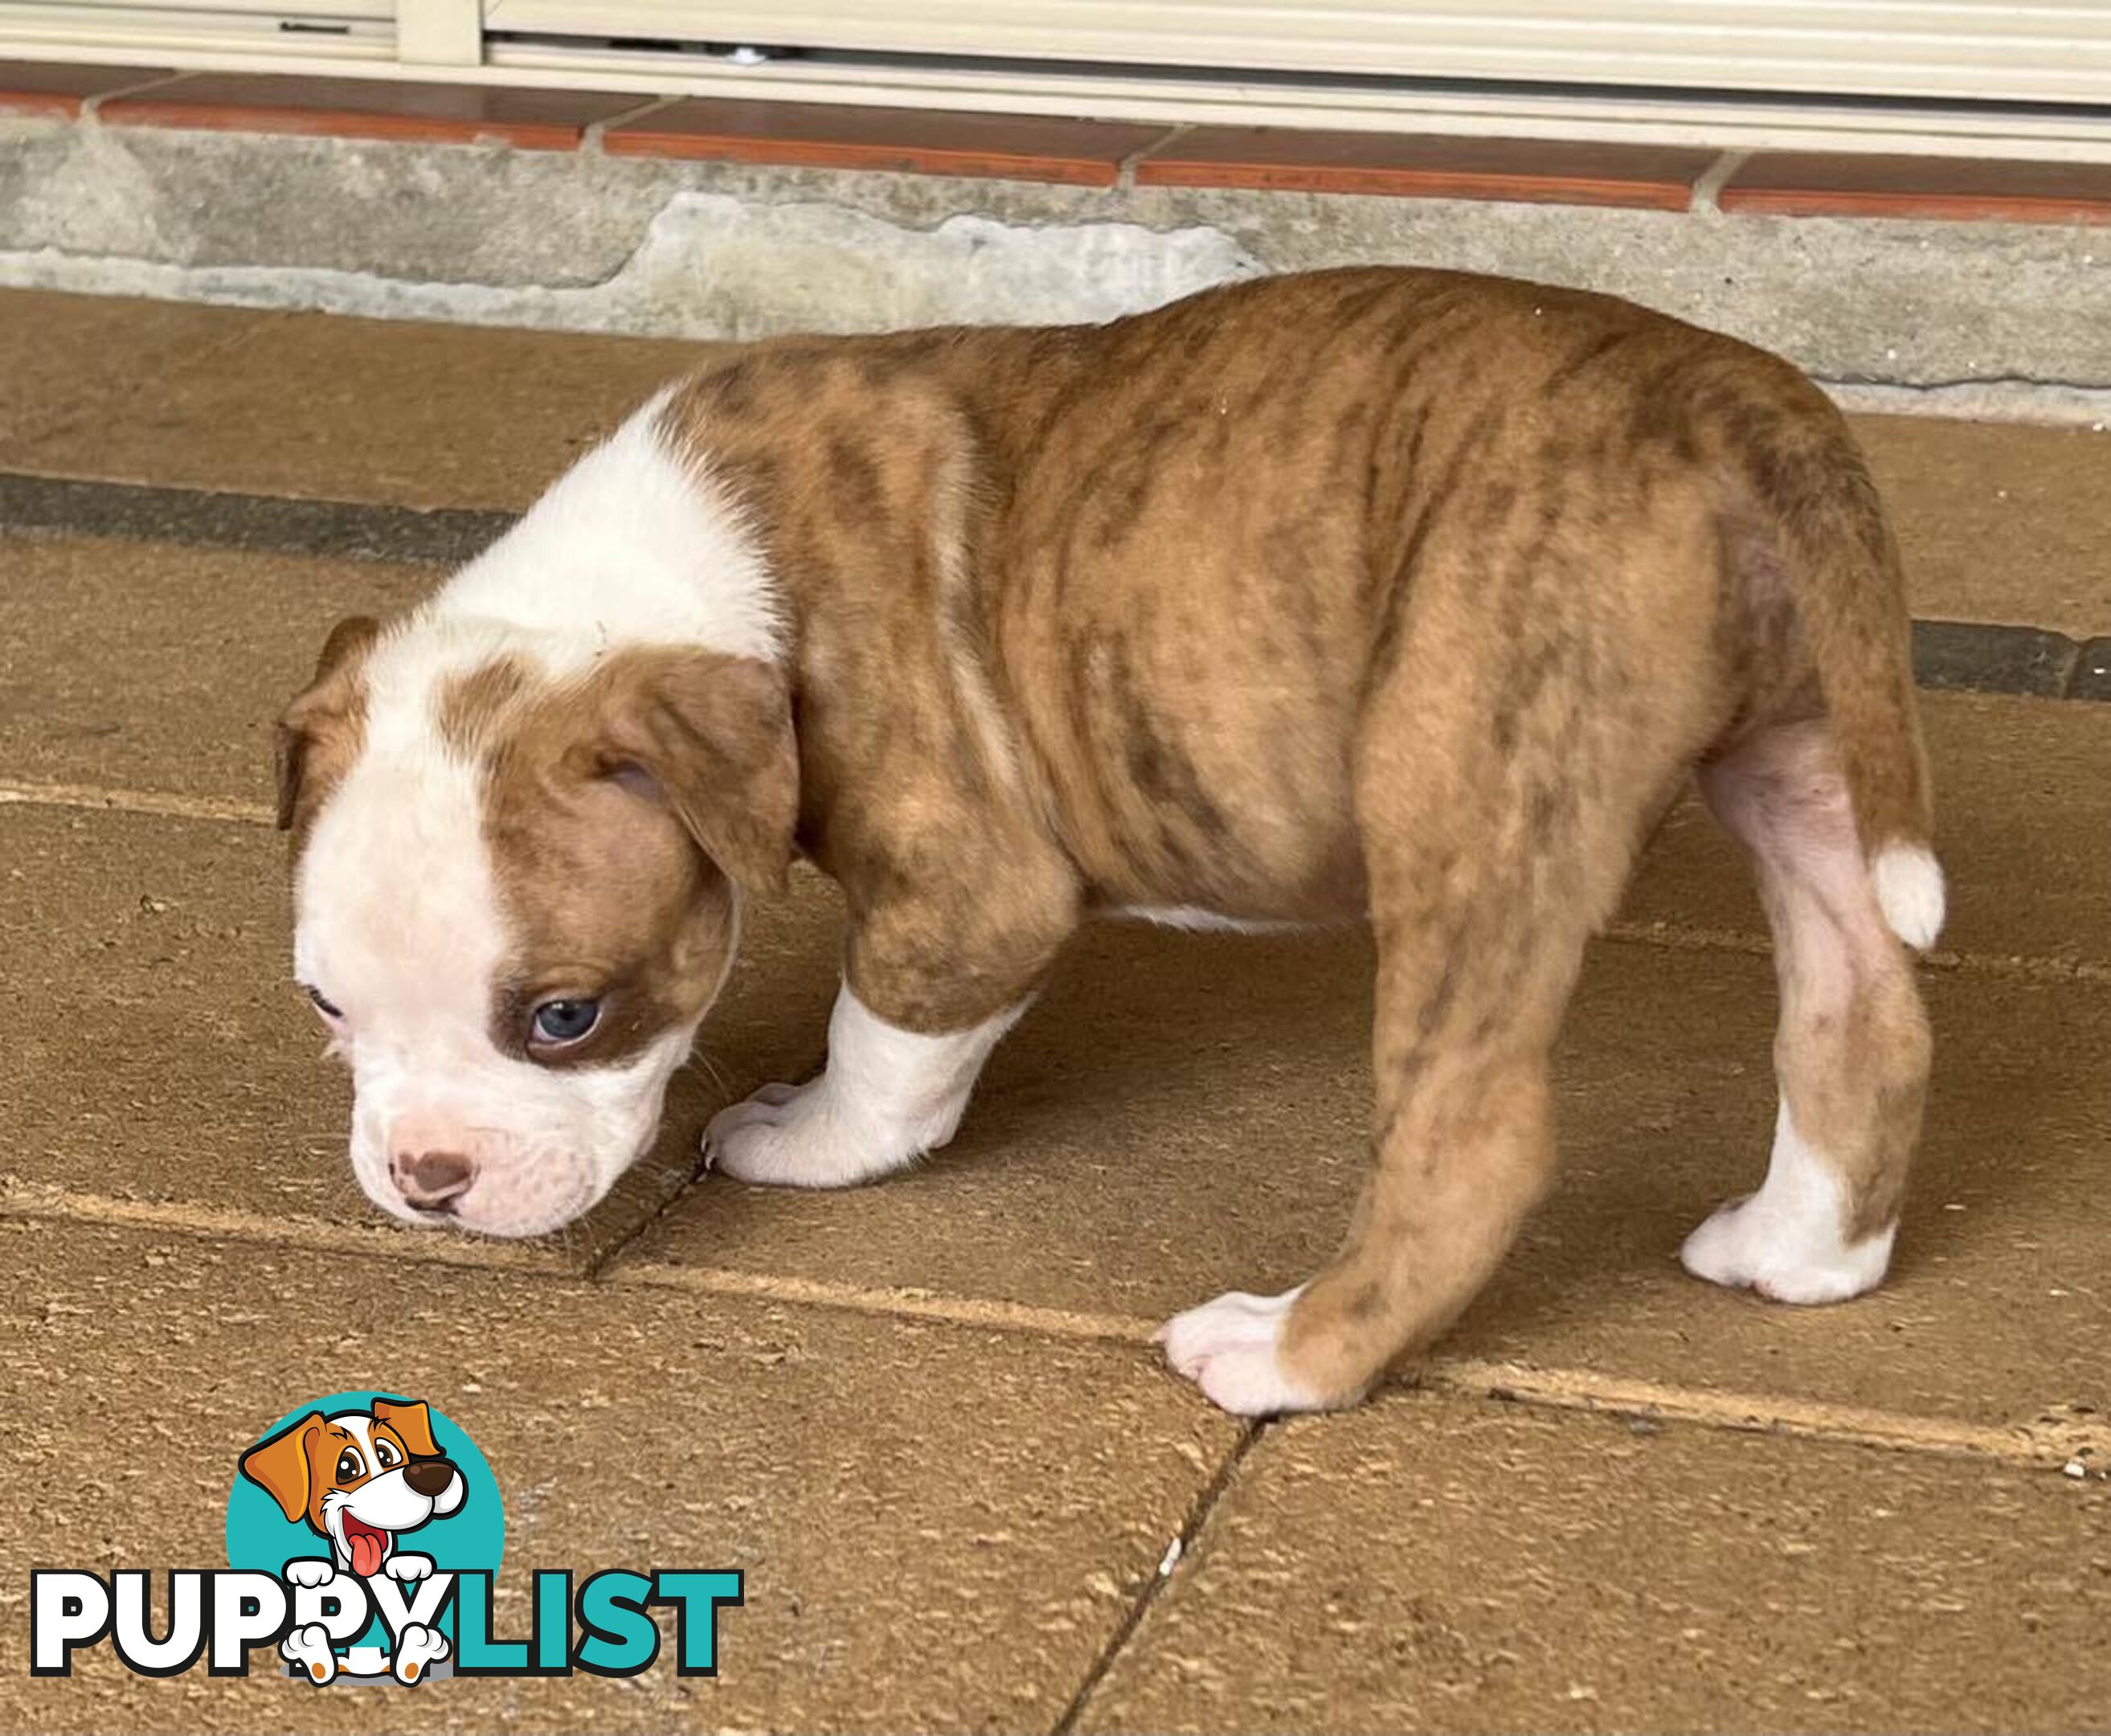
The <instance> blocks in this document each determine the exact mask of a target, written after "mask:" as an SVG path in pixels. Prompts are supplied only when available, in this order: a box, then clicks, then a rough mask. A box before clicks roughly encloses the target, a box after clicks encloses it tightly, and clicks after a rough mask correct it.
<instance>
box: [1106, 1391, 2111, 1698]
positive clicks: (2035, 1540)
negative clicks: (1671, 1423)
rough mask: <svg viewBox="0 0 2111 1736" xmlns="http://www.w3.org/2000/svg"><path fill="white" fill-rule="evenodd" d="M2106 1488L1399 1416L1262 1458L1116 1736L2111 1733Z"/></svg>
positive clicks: (1546, 1423)
mask: <svg viewBox="0 0 2111 1736" xmlns="http://www.w3.org/2000/svg"><path fill="white" fill-rule="evenodd" d="M2107 1631H2111V1486H2106V1485H2105V1484H2104V1483H2102V1482H2100V1481H2096V1480H2091V1481H2090V1482H2087V1483H2076V1482H2070V1481H2068V1480H2067V1479H2063V1478H2062V1477H2060V1476H2059V1475H2057V1474H2053V1473H2046V1472H2029V1471H2021V1470H2009V1469H2006V1468H2004V1467H1999V1466H1988V1465H1986V1464H1983V1463H1979V1462H1974V1461H1970V1460H1959V1459H1945V1458H1938V1457H1928V1456H1922V1455H1916V1454H1909V1453H1895V1452H1883V1451H1881V1450H1877V1449H1874V1448H1870V1447H1855V1446H1845V1445H1840V1444H1836V1443H1821V1442H1818V1441H1813V1440H1794V1439H1782V1438H1764V1437H1759V1436H1749V1435H1736V1434H1717V1433H1712V1432H1708V1431H1703V1430H1698V1429H1686V1428H1680V1427H1671V1428H1667V1429H1661V1430H1658V1429H1654V1428H1653V1427H1652V1428H1649V1429H1646V1432H1641V1433H1637V1432H1635V1431H1634V1430H1633V1429H1632V1428H1630V1427H1629V1426H1627V1425H1623V1424H1622V1423H1621V1422H1620V1421H1618V1420H1613V1419H1609V1418H1588V1419H1586V1418H1580V1417H1560V1418H1556V1417H1551V1416H1546V1415H1544V1414H1536V1413H1534V1412H1532V1411H1528V1410H1526V1409H1523V1408H1522V1407H1500V1406H1489V1405H1480V1406H1474V1405H1469V1404H1464V1403H1460V1402H1455V1401H1450V1400H1446V1399H1441V1398H1437V1397H1433V1396H1422V1395H1416V1396H1403V1397H1399V1398H1396V1399H1392V1400H1390V1401H1387V1402H1383V1403H1382V1404H1380V1405H1378V1406H1377V1407H1373V1408H1372V1409H1371V1410H1369V1411H1364V1412H1362V1413H1360V1414H1358V1415H1356V1416H1350V1417H1332V1418H1323V1419H1316V1420H1307V1421H1304V1422H1300V1423H1296V1424H1292V1425H1288V1426H1286V1427H1282V1428H1278V1429H1270V1430H1269V1431H1268V1432H1267V1433H1266V1434H1264V1436H1263V1437H1262V1438H1261V1440H1260V1444H1259V1445H1258V1446H1257V1447H1255V1449H1254V1450H1253V1452H1251V1453H1250V1454H1249V1455H1248V1456H1247V1457H1246V1459H1245V1460H1244V1461H1242V1464H1241V1465H1240V1466H1239V1468H1238V1470H1237V1471H1236V1472H1235V1473H1234V1475H1233V1479H1232V1480H1231V1482H1230V1484H1228V1487H1227V1488H1226V1490H1225V1493H1224V1494H1223V1497H1222V1498H1221V1499H1220V1500H1219V1502H1218V1503H1217V1505H1216V1507H1214V1510H1213V1511H1212V1513H1211V1516H1210V1520H1209V1522H1208V1524H1207V1525H1206V1527H1205V1529H1204V1530H1203V1532H1202V1534H1201V1538H1200V1541H1199V1543H1198V1544H1197V1546H1196V1547H1195V1548H1194V1549H1193V1550H1192V1552H1190V1553H1189V1554H1188V1556H1187V1559H1186V1561H1184V1563H1183V1565H1182V1566H1181V1567H1180V1569H1179V1570H1178V1572H1177V1573H1176V1574H1175V1575H1174V1579H1173V1581H1172V1583H1171V1584H1170V1585H1169V1587H1168V1588H1167V1589H1166V1591H1165V1593H1164V1594H1163V1595H1162V1596H1161V1597H1160V1598H1159V1599H1158V1600H1157V1602H1155V1604H1154V1605H1153V1606H1152V1608H1151V1611H1150V1613H1149V1614H1148V1615H1147V1616H1146V1617H1145V1619H1144V1621H1143V1623H1142V1625H1141V1626H1140V1627H1139V1628H1138V1629H1137V1633H1136V1634H1135V1636H1134V1638H1133V1639H1132V1641H1131V1643H1129V1645H1128V1647H1125V1648H1124V1651H1123V1652H1122V1653H1121V1655H1120V1656H1119V1657H1118V1658H1117V1659H1116V1660H1115V1663H1114V1666H1113V1667H1112V1669H1111V1670H1110V1671H1109V1672H1108V1674H1107V1675H1106V1677H1105V1679H1104V1680H1103V1681H1102V1682H1101V1684H1099V1686H1098V1688H1097V1689H1096V1692H1095V1693H1093V1695H1092V1697H1091V1698H1090V1700H1089V1701H1088V1702H1087V1704H1086V1706H1085V1707H1084V1709H1083V1717H1082V1719H1081V1720H1080V1721H1079V1724H1078V1728H1079V1729H1084V1730H1092V1731H1116V1730H1153V1731H1179V1730H1220V1729H1242V1730H1255V1731H1260V1730H1286V1731H1306V1730H1315V1729H1326V1730H1337V1731H1343V1732H1350V1731H1364V1730H1371V1731H1397V1730H1487V1731H1496V1730H1518V1731H1557V1730H1558V1731H1567V1730H1579V1731H1582V1730H1591V1731H1596V1730H1696V1731H1702V1730H1705V1731H1715V1730H1723V1731H1743V1730H1755V1729H1764V1730H1782V1731H1788V1730H1813V1731H1818V1730H1850V1729H1851V1730H1865V1731H1893V1730H1896V1731H1914V1730H1927V1729H1943V1730H1990V1731H2020V1730H2046V1731H2054V1730H2057V1731H2067V1730H2102V1729H2107V1728H2111V1645H2107V1644H2106V1643H2105V1639H2104V1636H2105V1634H2106V1633H2107Z"/></svg>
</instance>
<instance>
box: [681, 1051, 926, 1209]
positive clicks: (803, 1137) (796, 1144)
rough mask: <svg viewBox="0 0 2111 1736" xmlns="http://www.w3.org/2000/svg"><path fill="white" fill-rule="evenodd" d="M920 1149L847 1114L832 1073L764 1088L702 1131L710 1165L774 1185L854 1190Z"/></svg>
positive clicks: (893, 1132) (737, 1176)
mask: <svg viewBox="0 0 2111 1736" xmlns="http://www.w3.org/2000/svg"><path fill="white" fill-rule="evenodd" d="M919 1148H920V1147H918V1146H917V1145H916V1144H915V1143H914V1141H913V1139H910V1138H906V1137H905V1136H904V1134H903V1133H902V1131H901V1129H893V1128H889V1127H886V1126H883V1125H878V1123H877V1122H876V1121H875V1120H873V1119H871V1118H869V1117H866V1116H860V1115H856V1114H854V1113H851V1112H849V1111H847V1107H846V1106H845V1105H843V1104H842V1102H839V1101H838V1098H837V1096H836V1094H835V1093H833V1092H832V1091H831V1090H830V1089H829V1079H828V1075H826V1074H825V1073H824V1074H823V1075H821V1077H820V1078H819V1079H814V1080H812V1081H811V1082H810V1083H809V1084H804V1085H765V1086H764V1087H763V1088H761V1089H760V1091H758V1092H756V1093H755V1095H754V1096H752V1097H748V1098H746V1099H745V1100H743V1101H742V1102H738V1103H735V1104H733V1106H732V1107H730V1108H727V1109H721V1110H720V1111H719V1112H718V1113H717V1114H716V1115H715V1116H712V1117H711V1123H710V1126H709V1127H707V1128H706V1129H704V1163H705V1166H706V1168H709V1169H714V1170H723V1171H724V1173H725V1174H727V1175H730V1176H732V1177H733V1179H734V1180H735V1181H746V1182H754V1183H756V1184H760V1185H761V1186H764V1187H773V1188H849V1187H854V1186H856V1184H858V1183H859V1182H861V1181H869V1180H871V1179H873V1177H874V1176H876V1175H885V1174H886V1173H887V1172H888V1170H896V1169H899V1168H901V1166H902V1165H903V1164H905V1163H906V1162H908V1161H909V1160H910V1158H912V1157H915V1156H916V1154H917V1152H918V1150H919Z"/></svg>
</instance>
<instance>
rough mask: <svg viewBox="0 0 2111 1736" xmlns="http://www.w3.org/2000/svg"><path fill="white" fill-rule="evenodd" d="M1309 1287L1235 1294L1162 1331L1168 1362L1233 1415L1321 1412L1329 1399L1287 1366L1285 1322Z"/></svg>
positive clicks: (1183, 1316) (1192, 1310)
mask: <svg viewBox="0 0 2111 1736" xmlns="http://www.w3.org/2000/svg"><path fill="white" fill-rule="evenodd" d="M1303 1288H1304V1286H1303V1285H1300V1286H1299V1287H1298V1288H1297V1289H1296V1290H1286V1291H1285V1292H1284V1293H1282V1295H1280V1296H1250V1295H1248V1294H1247V1293H1246V1292H1245V1291H1243V1290H1231V1291H1228V1292H1227V1293H1225V1294H1223V1295H1222V1296H1219V1297H1218V1298H1217V1299H1216V1300H1215V1301H1214V1302H1204V1303H1203V1304H1202V1306H1201V1307H1199V1308H1190V1309H1189V1310H1188V1311H1187V1312H1186V1313H1185V1314H1176V1315H1175V1316H1174V1317H1173V1318H1172V1319H1171V1320H1168V1321H1167V1322H1166V1323H1165V1325H1164V1326H1162V1327H1160V1329H1159V1333H1158V1338H1159V1341H1160V1343H1163V1344H1164V1346H1165V1360H1166V1361H1168V1362H1169V1363H1170V1364H1171V1365H1172V1366H1173V1367H1174V1370H1175V1371H1176V1372H1178V1373H1179V1374H1181V1375H1185V1376H1186V1377H1187V1379H1190V1380H1192V1381H1193V1382H1194V1383H1195V1384H1196V1385H1197V1386H1199V1387H1200V1388H1201V1389H1202V1391H1203V1393H1204V1394H1205V1396H1206V1397H1208V1398H1209V1399H1210V1402H1212V1403H1214V1404H1216V1405H1218V1406H1219V1407H1222V1408H1223V1409H1224V1410H1227V1411H1230V1412H1231V1413H1232V1414H1233V1416H1279V1415H1281V1414H1282V1412H1284V1411H1318V1410H1323V1409H1325V1408H1326V1407H1327V1401H1326V1400H1325V1399H1324V1398H1323V1397H1321V1396H1320V1395H1319V1394H1317V1393H1312V1392H1310V1391H1309V1390H1307V1389H1306V1388H1305V1386H1303V1385H1302V1384H1301V1383H1300V1382H1299V1381H1298V1380H1297V1379H1296V1378H1295V1377H1294V1376H1292V1374H1291V1373H1290V1371H1289V1370H1287V1368H1285V1367H1284V1366H1282V1356H1281V1354H1280V1352H1281V1350H1282V1329H1283V1323H1284V1322H1285V1321H1286V1320H1288V1319H1289V1317H1290V1308H1291V1304H1292V1303H1293V1302H1296V1300H1297V1297H1298V1295H1299V1293H1300V1292H1301V1290H1302V1289H1303Z"/></svg>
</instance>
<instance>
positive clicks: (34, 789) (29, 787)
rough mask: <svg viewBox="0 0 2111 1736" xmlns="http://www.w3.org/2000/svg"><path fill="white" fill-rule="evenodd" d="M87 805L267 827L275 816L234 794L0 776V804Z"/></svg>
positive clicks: (162, 816)
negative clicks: (36, 781)
mask: <svg viewBox="0 0 2111 1736" xmlns="http://www.w3.org/2000/svg"><path fill="white" fill-rule="evenodd" d="M16 804H19V805H21V806H25V807H70V808H88V809H90V810H92V811H95V812H98V813H102V812H116V813H120V814H151V815H153V816H157V818H160V819H164V820H215V821H217V822H219V823H220V824H221V825H249V826H269V825H275V824H276V823H277V821H278V815H277V814H276V812H275V811H273V810H272V809H271V808H269V807H266V806H265V805H264V803H262V802H246V801H243V800H242V799H241V798H238V797H234V796H181V795H176V794H175V793H170V792H164V791H161V790H146V789H119V788H106V787H104V786H102V785H99V784H29V783H22V782H20V781H17V780H16V779H0V807H7V806H11V805H16Z"/></svg>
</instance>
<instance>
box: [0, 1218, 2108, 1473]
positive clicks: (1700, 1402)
mask: <svg viewBox="0 0 2111 1736" xmlns="http://www.w3.org/2000/svg"><path fill="white" fill-rule="evenodd" d="M6 1218H15V1219H20V1220H30V1221H37V1222H46V1223H57V1224H77V1225H88V1226H96V1225H101V1226H105V1227H109V1228H115V1229H160V1230H167V1231H170V1232H172V1233H175V1234H192V1235H200V1236H207V1237H217V1238H226V1239H229V1240H234V1241H243V1242H252V1243H265V1244H268V1245H270V1246H274V1247H288V1248H295V1249H300V1248H306V1249H311V1250H313V1251H315V1252H320V1253H335V1254H345V1255H365V1256H375V1255H379V1256H380V1257H383V1258H384V1259H390V1260H397V1261H403V1262H405V1263H406V1264H410V1265H418V1266H443V1267H448V1268H454V1269H458V1270H468V1271H475V1272H494V1271H497V1272H505V1273H509V1274H511V1275H515V1276H517V1277H522V1278H527V1279H533V1280H536V1281H538V1282H541V1283H552V1284H563V1285H569V1286H570V1287H573V1288H585V1287H588V1286H590V1285H592V1286H596V1287H602V1288H607V1289H611V1290H622V1289H633V1288H634V1289H666V1290H681V1291H687V1292H689V1293H694V1294H697V1295H706V1296H718V1297H727V1298H729V1299H733V1300H739V1301H747V1302H778V1303H783V1304H786V1305H788V1306H792V1307H812V1308H825V1309H829V1310H830V1311H834V1312H838V1313H845V1314H856V1315H863V1316H869V1317H877V1318H886V1319H896V1320H925V1321H930V1322H933V1323H936V1324H938V1325H951V1326H957V1327H960V1328H963V1329H969V1330H974V1331H984V1332H1005V1333H1010V1334H1019V1335H1021V1336H1024V1337H1029V1338H1051V1339H1056V1340H1060V1341H1065V1342H1069V1343H1099V1344H1105V1345H1108V1346H1110V1347H1126V1348H1128V1349H1132V1350H1135V1351H1138V1352H1149V1351H1151V1340H1152V1337H1153V1334H1155V1332H1156V1331H1157V1329H1158V1326H1159V1324H1160V1323H1159V1322H1158V1321H1156V1320H1146V1319H1142V1318H1140V1317H1138V1316H1128V1315H1113V1314H1094V1313H1090V1312H1087V1311H1082V1310H1070V1309H1062V1308H1049V1307H1038V1306H1036V1305H1034V1304H1032V1303H1026V1302H1005V1301H1001V1300H997V1299H996V1298H991V1297H956V1296H947V1295H944V1294H942V1293H938V1292H935V1291H928V1290H920V1289H914V1288H892V1289H890V1288H880V1287H877V1286H871V1285H859V1284H843V1283H838V1282H836V1281H833V1280H830V1279H813V1278H799V1277H792V1276H777V1275H770V1274H767V1273H760V1272H739V1271H731V1270H724V1269H715V1268H710V1267H691V1266H624V1267H620V1268H618V1269H617V1270H615V1271H613V1272H609V1273H607V1274H606V1275H603V1276H601V1277H598V1278H596V1277H593V1276H590V1275H589V1271H590V1270H592V1266H589V1267H588V1268H581V1267H577V1266H564V1265H561V1264H558V1263H556V1261H553V1260H552V1259H551V1258H550V1257H547V1256H546V1255H543V1254H541V1253H536V1252H528V1251H526V1250H524V1249H521V1248H520V1247H519V1246H518V1244H515V1243H502V1242H478V1241H473V1240H470V1239H468V1238H463V1237H461V1236H459V1235H453V1236H448V1237H446V1238H438V1237H434V1238H429V1239H428V1240H427V1241H426V1242H424V1243H414V1242H413V1238H411V1237H409V1236H408V1235H406V1234H402V1233H399V1232H397V1231H395V1230H393V1229H389V1228H388V1227H386V1226H384V1225H346V1224H333V1223H330V1222H328V1221H326V1220H322V1219H318V1218H310V1217H271V1216H266V1214H264V1213H261V1212H255V1211H230V1210H220V1209H216V1208H211V1207H202V1206H196V1205H191V1204H188V1203H184V1202H161V1201H143V1200H125V1199H118V1198H115V1197H110V1196H107V1195H102V1194H93V1193H79V1192H75V1191H73V1190H70V1189H66V1188H48V1189H38V1190H36V1191H34V1192H28V1191H14V1192H0V1219H6ZM595 1263H599V1257H597V1261H596V1262H595ZM1414 1384H1416V1385H1419V1387H1421V1388H1426V1389H1429V1390H1432V1391H1439V1392H1446V1393H1452V1394H1454V1395H1455V1396H1457V1397H1464V1398H1477V1399H1498V1400H1506V1401H1510V1402H1518V1403H1523V1404H1528V1405H1532V1406H1534V1407H1538V1408H1541V1409H1546V1410H1558V1411H1595V1412H1598V1413H1600V1414H1610V1415H1618V1416H1637V1415H1639V1416H1649V1417H1651V1418H1657V1419H1662V1420H1665V1421H1668V1422H1676V1423H1684V1424H1688V1425H1695V1426H1698V1427H1702V1428H1708V1429H1716V1430H1718V1431H1724V1432H1728V1433H1733V1434H1778V1435H1786V1436H1789V1437H1791V1438H1799V1439H1809V1440H1818V1441H1830V1442H1834V1443H1844V1444H1849V1445H1859V1446H1868V1447H1882V1448H1885V1449H1886V1450H1890V1451H1893V1452H1927V1453H1935V1454H1940V1455H1943V1456H1945V1457H1968V1458H1977V1459H1991V1460H1995V1461H2000V1462H2002V1463H2004V1464H2009V1465H2013V1466H2018V1467H2019V1468H2023V1469H2028V1470H2045V1469H2047V1468H2048V1467H2057V1466H2062V1465H2064V1464H2066V1463H2067V1462H2068V1461H2069V1460H2071V1459H2072V1458H2074V1457H2076V1456H2077V1454H2078V1453H2080V1452H2083V1451H2084V1450H2086V1451H2087V1452H2088V1453H2089V1454H2090V1456H2091V1457H2093V1458H2095V1460H2096V1461H2097V1463H2098V1464H2099V1465H2111V1417H2105V1418H2103V1419H2100V1420H2099V1419H2091V1420H2075V1421H2072V1422H2066V1423H2061V1424H2059V1425H2034V1424H2031V1423H2025V1422H2017V1423H2011V1424H2008V1425H1987V1424H1975V1423H1964V1422H1954V1421H1949V1420H1944V1419H1941V1418H1936V1417H1926V1416H1915V1415H1913V1414H1911V1413H1909V1412H1904V1411H1883V1410H1877V1409H1874V1408H1871V1407H1861V1406H1854V1405H1841V1404H1835V1403H1832V1402H1827V1401H1824V1400H1819V1399H1800V1398H1795V1397H1786V1396H1782V1395H1772V1394H1765V1393H1739V1392H1709V1391H1707V1390H1705V1389H1703V1388H1690V1387H1683V1386H1677V1385H1668V1384H1664V1383H1663V1382H1660V1381H1654V1380H1648V1379H1641V1378H1638V1377H1631V1376H1623V1375H1605V1374H1600V1373H1598V1372H1596V1371H1595V1370H1588V1369H1564V1368H1536V1367H1533V1366H1531V1365H1529V1364H1526V1363H1520V1362H1500V1361H1487V1360H1484V1359H1481V1358H1477V1357H1447V1356H1441V1355H1440V1356H1437V1357H1433V1358H1432V1359H1431V1360H1430V1361H1428V1362H1426V1363H1424V1364H1423V1366H1421V1367H1420V1369H1419V1370H1418V1371H1417V1375H1416V1377H1415V1380H1414Z"/></svg>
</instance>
